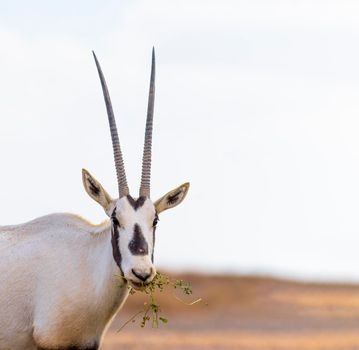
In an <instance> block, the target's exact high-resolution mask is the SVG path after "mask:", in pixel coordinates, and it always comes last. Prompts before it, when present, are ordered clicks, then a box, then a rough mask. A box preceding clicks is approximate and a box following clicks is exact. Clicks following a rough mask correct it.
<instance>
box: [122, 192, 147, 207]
mask: <svg viewBox="0 0 359 350" xmlns="http://www.w3.org/2000/svg"><path fill="white" fill-rule="evenodd" d="M127 199H128V202H129V203H130V204H131V207H132V208H133V209H135V210H137V209H138V208H141V207H142V206H143V204H144V203H145V201H146V197H143V196H141V197H138V198H137V200H135V199H133V198H132V197H131V196H130V195H127Z"/></svg>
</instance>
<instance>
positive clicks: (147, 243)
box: [111, 195, 158, 287]
mask: <svg viewBox="0 0 359 350" xmlns="http://www.w3.org/2000/svg"><path fill="white" fill-rule="evenodd" d="M157 221H158V215H157V212H156V209H155V206H154V204H153V203H152V201H151V200H150V199H149V198H146V197H139V198H138V199H137V200H136V199H133V198H132V197H131V196H130V195H128V196H126V197H122V198H121V199H119V200H118V201H117V203H116V207H115V208H114V210H113V212H112V215H111V230H112V233H111V234H112V249H113V253H114V254H113V255H114V259H115V261H116V263H117V265H118V266H119V268H120V270H121V273H122V274H123V275H124V277H125V278H126V279H127V281H129V282H130V283H131V284H132V285H134V286H135V287H137V286H140V285H141V284H142V283H148V282H150V281H152V279H153V277H154V276H155V274H156V269H155V267H154V266H153V254H154V246H155V230H156V225H157Z"/></svg>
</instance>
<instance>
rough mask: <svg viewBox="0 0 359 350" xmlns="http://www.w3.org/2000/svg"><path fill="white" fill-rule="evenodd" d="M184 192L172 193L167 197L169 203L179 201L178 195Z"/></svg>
mask: <svg viewBox="0 0 359 350" xmlns="http://www.w3.org/2000/svg"><path fill="white" fill-rule="evenodd" d="M181 193H182V191H178V192H176V193H175V194H172V195H170V196H168V197H167V204H168V205H171V204H175V203H176V202H177V201H178V197H179V195H180V194H181Z"/></svg>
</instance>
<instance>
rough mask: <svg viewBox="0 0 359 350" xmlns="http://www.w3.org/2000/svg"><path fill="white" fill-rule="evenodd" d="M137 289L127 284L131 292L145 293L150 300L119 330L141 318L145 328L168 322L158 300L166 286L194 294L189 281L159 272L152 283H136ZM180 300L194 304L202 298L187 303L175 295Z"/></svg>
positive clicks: (141, 323) (185, 293) (187, 293)
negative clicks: (158, 294) (158, 295)
mask: <svg viewBox="0 0 359 350" xmlns="http://www.w3.org/2000/svg"><path fill="white" fill-rule="evenodd" d="M135 287H136V289H134V288H132V287H130V286H127V288H129V289H130V294H131V295H133V294H135V293H145V294H146V295H147V296H148V300H147V301H146V302H145V303H144V307H143V309H141V310H139V311H138V312H136V313H135V314H134V315H133V316H132V317H131V318H130V319H128V320H127V321H126V322H125V323H124V324H123V325H122V326H121V327H120V329H119V330H118V332H119V331H121V330H122V329H123V328H124V327H125V326H126V325H128V324H129V323H131V322H132V323H134V322H136V320H138V319H139V318H140V320H141V322H140V327H141V328H144V327H145V326H146V325H147V324H151V325H152V327H153V328H158V326H159V324H160V323H162V324H166V323H168V319H167V318H165V317H163V316H162V310H161V307H160V305H159V303H158V302H157V295H156V293H157V292H159V293H162V292H163V291H164V290H165V289H166V288H172V289H173V290H180V291H182V292H183V294H184V295H186V296H188V295H192V293H193V291H192V287H191V285H190V283H189V282H185V281H183V280H177V279H171V278H170V277H168V276H166V275H164V274H162V273H160V272H157V274H156V276H155V277H154V278H153V280H152V281H151V282H150V283H147V284H144V283H142V284H141V283H136V284H135ZM174 298H176V299H177V300H179V301H180V302H182V303H184V304H186V305H194V304H196V303H199V302H201V301H202V299H201V298H199V299H196V300H194V301H193V302H191V303H186V302H184V301H182V300H181V299H180V298H178V297H176V296H174Z"/></svg>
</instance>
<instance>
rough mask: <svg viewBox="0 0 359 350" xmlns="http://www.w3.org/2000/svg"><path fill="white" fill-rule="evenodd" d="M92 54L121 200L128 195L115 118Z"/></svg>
mask: <svg viewBox="0 0 359 350" xmlns="http://www.w3.org/2000/svg"><path fill="white" fill-rule="evenodd" d="M92 53H93V57H94V59H95V62H96V67H97V71H98V75H99V77H100V81H101V86H102V92H103V97H104V99H105V103H106V109H107V116H108V122H109V124H110V131H111V139H112V146H113V156H114V158H115V166H116V174H117V182H118V192H119V198H121V197H123V196H127V195H128V194H129V190H128V186H127V180H126V172H125V166H124V164H123V158H122V153H121V147H120V141H119V139H118V133H117V127H116V121H115V117H114V114H113V109H112V104H111V99H110V94H109V93H108V89H107V85H106V81H105V77H104V76H103V73H102V70H101V66H100V63H99V62H98V60H97V57H96V55H95V52H93V51H92Z"/></svg>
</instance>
